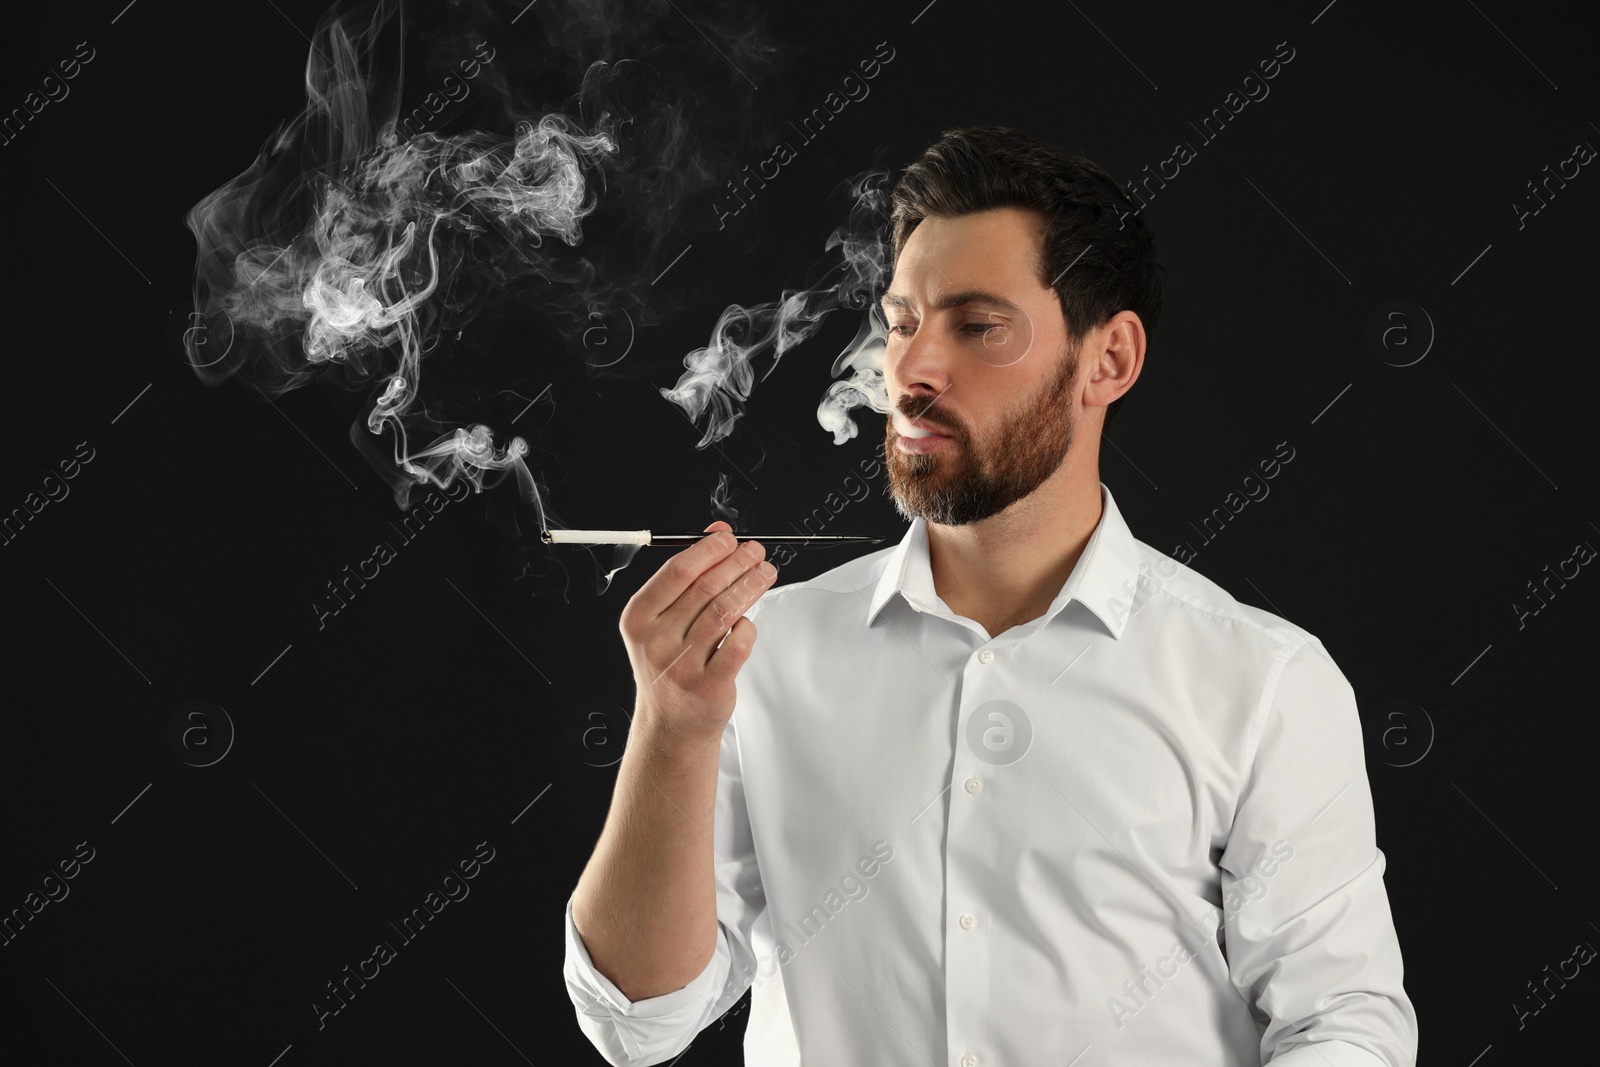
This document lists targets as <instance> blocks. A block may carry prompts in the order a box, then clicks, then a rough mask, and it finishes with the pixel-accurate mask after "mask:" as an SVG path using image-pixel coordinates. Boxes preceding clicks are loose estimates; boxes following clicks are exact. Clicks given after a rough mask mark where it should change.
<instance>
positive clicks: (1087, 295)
mask: <svg viewBox="0 0 1600 1067" xmlns="http://www.w3.org/2000/svg"><path fill="white" fill-rule="evenodd" d="M890 201H891V203H892V205H893V208H892V212H891V215H890V224H891V225H892V226H893V230H894V233H893V244H894V258H895V262H899V259H900V252H901V250H902V249H903V248H904V247H905V243H906V239H907V238H909V237H910V236H911V231H912V230H914V229H916V228H917V223H919V222H921V221H922V220H923V219H925V218H927V217H928V216H929V215H966V214H970V213H972V212H975V211H984V210H987V209H989V208H995V207H1005V206H1016V207H1023V208H1031V209H1034V210H1036V211H1039V212H1040V213H1042V214H1043V216H1044V247H1043V251H1042V255H1041V257H1040V262H1039V263H1038V264H1037V270H1038V274H1039V282H1040V284H1041V285H1046V286H1050V284H1051V282H1052V280H1053V281H1055V283H1056V284H1055V285H1054V286H1053V288H1054V289H1055V293H1056V299H1057V300H1059V301H1060V303H1061V313H1062V316H1063V317H1064V318H1065V320H1066V329H1067V344H1068V345H1069V346H1070V348H1071V349H1074V350H1075V349H1076V348H1077V346H1078V345H1079V344H1081V343H1082V342H1083V338H1084V337H1085V335H1087V334H1088V332H1089V331H1090V330H1093V329H1097V328H1098V327H1100V326H1103V325H1104V324H1105V322H1106V320H1108V319H1110V318H1111V316H1113V315H1115V314H1116V313H1117V312H1119V311H1122V310H1124V309H1128V310H1131V311H1133V312H1134V313H1135V314H1136V315H1138V316H1139V321H1140V322H1142V323H1143V324H1144V330H1145V334H1146V337H1147V339H1148V340H1153V339H1154V337H1155V329H1156V322H1157V321H1158V320H1159V319H1160V318H1161V289H1162V283H1163V279H1164V277H1165V275H1166V268H1165V267H1163V266H1162V265H1161V264H1160V263H1157V262H1156V248H1155V233H1154V232H1153V231H1152V230H1151V228H1150V227H1149V225H1147V224H1146V222H1145V221H1144V218H1143V217H1142V216H1141V215H1140V214H1139V212H1140V208H1139V205H1138V204H1137V203H1136V202H1135V201H1134V200H1133V198H1132V197H1131V196H1129V194H1128V192H1127V191H1126V190H1125V189H1123V187H1122V186H1121V185H1120V184H1118V183H1117V181H1116V179H1114V178H1112V177H1111V175H1110V174H1107V173H1106V171H1105V170H1104V169H1103V168H1102V167H1100V166H1099V164H1097V163H1094V162H1093V161H1091V160H1088V159H1085V158H1083V157H1082V156H1077V155H1073V154H1072V153H1071V152H1068V151H1066V150H1064V149H1061V148H1058V147H1056V146H1054V145H1049V144H1045V143H1043V142H1041V141H1037V140H1034V139H1033V138H1032V137H1029V136H1028V135H1027V134H1025V133H1022V132H1021V131H1019V130H1014V129H1011V128H1010V127H1007V126H965V127H962V128H960V129H954V130H946V131H945V132H944V133H943V135H942V136H941V137H940V138H939V140H938V141H936V142H934V143H933V144H932V145H930V146H929V147H928V149H927V151H925V152H923V153H922V157H921V158H920V159H918V160H917V161H916V162H915V163H912V164H911V165H910V166H908V167H906V169H905V171H904V172H903V173H902V175H901V177H900V180H899V181H898V182H896V183H895V187H894V191H893V192H892V193H891V194H890ZM1069 266H1070V267H1071V269H1070V270H1069V269H1068V267H1069ZM1125 399H1127V396H1126V394H1124V395H1123V396H1119V397H1118V398H1117V399H1115V400H1113V401H1112V402H1111V403H1110V404H1109V405H1108V406H1107V407H1106V418H1105V426H1110V425H1111V419H1112V417H1113V416H1114V415H1116V413H1117V410H1118V409H1119V408H1120V407H1121V406H1122V402H1123V400H1125Z"/></svg>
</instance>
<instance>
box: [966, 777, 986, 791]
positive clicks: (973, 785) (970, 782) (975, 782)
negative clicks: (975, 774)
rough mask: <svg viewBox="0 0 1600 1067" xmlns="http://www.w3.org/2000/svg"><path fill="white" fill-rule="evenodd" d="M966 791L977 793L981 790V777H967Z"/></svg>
mask: <svg viewBox="0 0 1600 1067" xmlns="http://www.w3.org/2000/svg"><path fill="white" fill-rule="evenodd" d="M967 792H969V793H973V794H977V793H981V792H983V779H981V778H968V779H967Z"/></svg>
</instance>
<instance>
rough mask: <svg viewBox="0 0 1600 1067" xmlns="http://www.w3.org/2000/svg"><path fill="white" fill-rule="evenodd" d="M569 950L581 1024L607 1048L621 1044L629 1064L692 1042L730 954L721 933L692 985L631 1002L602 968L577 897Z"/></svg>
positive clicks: (569, 977)
mask: <svg viewBox="0 0 1600 1067" xmlns="http://www.w3.org/2000/svg"><path fill="white" fill-rule="evenodd" d="M574 892H576V891H574ZM566 954H567V962H566V967H565V973H566V980H567V991H568V993H569V994H570V995H571V997H572V1002H573V1005H574V1006H575V1007H576V1008H577V1009H578V1012H579V1017H580V1024H581V1025H582V1026H583V1029H584V1030H585V1032H586V1033H588V1034H589V1036H590V1037H591V1038H592V1039H597V1043H598V1044H599V1046H600V1047H601V1049H602V1051H604V1049H605V1048H606V1047H612V1048H618V1047H619V1046H620V1053H621V1054H622V1055H623V1056H625V1057H626V1060H624V1061H622V1062H626V1063H636V1062H644V1058H645V1057H650V1056H664V1055H671V1054H674V1053H676V1052H678V1051H680V1050H681V1049H683V1048H686V1047H687V1046H688V1044H689V1042H690V1041H691V1040H693V1039H694V1037H695V1035H696V1033H698V1030H697V1026H698V1024H699V1022H700V1020H701V1018H702V1017H703V1016H704V1015H705V1011H706V1007H707V1005H709V1004H710V1003H711V1001H712V999H713V996H714V993H715V990H716V988H717V986H718V984H719V983H718V981H717V974H716V972H717V964H718V962H719V961H720V960H723V959H727V958H728V956H727V950H726V949H725V948H723V945H722V938H721V932H720V931H718V938H717V949H716V951H715V952H713V953H712V955H711V960H710V962H708V963H707V964H706V966H705V969H704V970H702V971H701V972H700V973H699V974H698V975H697V976H696V977H695V978H694V979H693V980H691V981H690V982H689V984H688V985H686V986H684V987H683V988H682V989H675V990H673V991H671V992H670V993H662V994H660V995H659V996H654V997H646V998H643V999H641V1000H629V999H628V998H627V997H626V996H625V995H624V994H623V992H622V990H620V989H618V988H617V987H616V985H615V984H614V983H613V982H612V981H611V979H609V978H607V977H606V976H605V975H603V974H601V973H600V971H599V970H598V969H596V967H595V965H594V960H593V959H591V958H590V956H589V950H588V948H587V947H586V946H585V945H584V943H583V937H582V936H581V935H580V934H579V933H578V927H577V924H576V923H574V922H573V919H572V897H571V896H568V898H567V906H566ZM612 1035H614V1037H613V1036H612ZM611 1062H613V1063H615V1062H618V1061H616V1060H612V1061H611ZM649 1062H651V1063H655V1062H659V1060H656V1059H651V1060H649Z"/></svg>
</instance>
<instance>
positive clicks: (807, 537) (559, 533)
mask: <svg viewBox="0 0 1600 1067" xmlns="http://www.w3.org/2000/svg"><path fill="white" fill-rule="evenodd" d="M710 536H711V535H710V534H709V533H684V534H677V533H672V534H659V533H651V532H650V531H649V530H545V531H543V532H542V533H541V537H543V539H544V543H545V544H547V545H692V544H694V543H695V542H697V541H700V540H703V539H704V538H707V537H710ZM733 536H734V537H736V538H738V539H739V540H740V541H760V542H761V543H762V544H764V545H775V544H777V545H783V544H824V545H829V544H843V543H847V542H852V541H862V542H866V543H868V544H874V545H875V544H877V543H879V542H880V541H882V540H883V538H881V537H873V536H871V535H869V534H773V535H771V536H764V535H761V534H745V533H738V532H737V531H736V532H735V533H734V535H733Z"/></svg>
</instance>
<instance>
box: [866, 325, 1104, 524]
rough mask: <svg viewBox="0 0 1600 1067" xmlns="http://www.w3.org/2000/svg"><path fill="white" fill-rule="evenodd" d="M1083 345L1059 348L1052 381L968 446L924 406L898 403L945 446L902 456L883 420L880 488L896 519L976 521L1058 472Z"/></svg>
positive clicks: (964, 434) (962, 433)
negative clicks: (939, 434)
mask: <svg viewBox="0 0 1600 1067" xmlns="http://www.w3.org/2000/svg"><path fill="white" fill-rule="evenodd" d="M1082 347H1083V346H1082V344H1081V343H1080V344H1079V345H1078V348H1077V350H1074V351H1072V352H1070V353H1067V352H1066V351H1065V349H1066V345H1065V344H1063V345H1062V349H1063V353H1062V355H1060V356H1059V357H1058V358H1057V367H1058V369H1057V371H1056V376H1055V378H1054V379H1053V380H1051V381H1049V382H1046V383H1045V384H1044V386H1043V387H1041V388H1040V390H1039V392H1038V393H1037V394H1036V395H1035V396H1033V397H1031V398H1029V399H1027V400H1024V401H1023V402H1022V403H1021V404H1019V405H1017V407H1015V408H1014V409H1012V410H1010V411H1007V412H1006V413H1005V414H1004V415H1003V416H1002V417H1001V418H1000V420H999V422H998V424H997V426H996V428H995V429H994V431H993V432H992V433H991V434H989V435H988V436H987V437H986V438H984V439H982V440H974V438H973V435H972V434H971V432H970V431H969V429H968V428H967V427H965V426H961V425H958V424H955V423H952V422H950V421H949V420H947V419H943V418H939V417H938V416H939V413H938V412H937V411H930V410H929V405H928V404H927V402H926V401H923V400H918V399H911V400H907V401H906V402H905V403H903V404H902V405H901V406H900V411H901V413H902V414H903V415H905V416H906V417H907V418H917V417H918V416H921V415H923V414H924V413H927V414H928V415H929V416H930V418H929V421H930V422H931V423H933V424H934V426H936V427H938V428H939V429H940V430H941V431H943V432H945V433H947V434H948V435H949V437H950V440H949V441H948V442H947V443H945V444H944V445H941V446H940V447H939V449H938V450H937V451H934V452H927V453H922V454H917V453H909V452H902V451H901V450H900V447H899V445H897V444H896V443H895V439H896V438H897V437H898V434H896V433H895V429H894V422H893V420H892V419H891V420H889V426H888V430H887V434H888V437H887V447H886V448H885V456H886V458H887V462H886V464H885V466H886V467H887V470H888V474H889V477H888V481H887V482H886V484H885V490H886V491H887V492H888V494H889V497H890V499H892V500H893V502H894V506H895V510H896V511H898V512H899V513H900V515H901V517H902V518H904V519H905V520H906V521H908V522H909V521H911V520H912V519H914V518H917V517H918V516H921V517H922V518H923V519H924V520H926V521H927V522H930V523H937V524H938V525H941V526H965V525H967V524H969V523H974V522H981V521H982V520H984V519H987V518H989V517H990V516H992V515H997V514H999V513H1000V512H1002V511H1004V510H1005V509H1006V508H1008V507H1010V506H1011V505H1012V504H1014V503H1016V502H1017V501H1018V500H1021V499H1023V498H1024V497H1026V496H1027V495H1028V494H1029V493H1031V492H1033V491H1034V490H1035V489H1037V488H1038V487H1039V486H1040V485H1041V484H1043V483H1044V481H1045V480H1046V479H1048V478H1049V477H1050V476H1051V475H1052V474H1054V473H1055V472H1056V471H1057V470H1059V469H1060V467H1061V464H1062V462H1063V461H1064V460H1065V459H1066V457H1067V450H1068V448H1070V447H1071V445H1072V431H1073V429H1074V423H1075V420H1074V418H1073V415H1072V407H1071V404H1070V403H1069V402H1068V401H1069V398H1070V396H1071V394H1072V382H1073V379H1074V378H1075V377H1077V371H1078V353H1079V352H1080V351H1081V350H1082Z"/></svg>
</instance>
